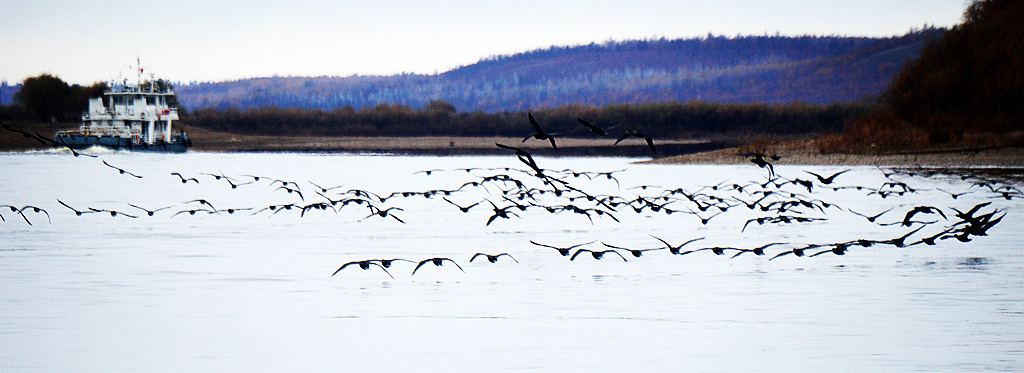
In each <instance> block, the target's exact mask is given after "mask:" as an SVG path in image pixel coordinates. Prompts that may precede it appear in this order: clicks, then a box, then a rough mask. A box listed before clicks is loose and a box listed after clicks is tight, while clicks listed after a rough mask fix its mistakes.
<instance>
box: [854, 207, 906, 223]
mask: <svg viewBox="0 0 1024 373" xmlns="http://www.w3.org/2000/svg"><path fill="white" fill-rule="evenodd" d="M895 208H896V206H893V207H890V208H889V209H888V210H885V211H882V212H880V213H878V214H875V215H872V216H868V215H864V214H861V213H859V212H856V211H853V210H850V209H847V210H846V211H849V212H851V213H853V214H854V215H859V216H861V217H863V218H865V219H868V221H869V222H871V223H874V222H875V220H876V219H878V218H879V217H880V216H882V215H885V213H887V212H889V211H892V210H893V209H895Z"/></svg>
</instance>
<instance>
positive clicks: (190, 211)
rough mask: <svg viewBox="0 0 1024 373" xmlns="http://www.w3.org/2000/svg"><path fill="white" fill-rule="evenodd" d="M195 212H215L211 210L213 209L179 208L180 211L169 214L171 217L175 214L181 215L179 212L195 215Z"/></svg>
mask: <svg viewBox="0 0 1024 373" xmlns="http://www.w3.org/2000/svg"><path fill="white" fill-rule="evenodd" d="M197 212H205V213H207V214H214V213H216V211H213V210H207V209H192V210H181V211H178V212H176V213H174V215H171V217H172V218H173V217H175V216H178V215H181V214H184V213H188V214H189V215H195V214H196V213H197Z"/></svg>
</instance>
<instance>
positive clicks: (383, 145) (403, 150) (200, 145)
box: [0, 125, 1024, 168]
mask: <svg viewBox="0 0 1024 373" xmlns="http://www.w3.org/2000/svg"><path fill="white" fill-rule="evenodd" d="M26 129H27V130H31V131H33V132H39V133H44V134H45V133H54V132H55V130H56V129H59V127H58V126H53V125H34V126H26ZM188 132H189V137H190V138H192V139H193V141H195V145H194V146H193V147H192V149H191V150H193V151H199V152H225V153H244V152H316V153H385V154H403V155H433V156H462V155H500V154H509V153H510V152H509V151H507V150H503V149H499V148H497V147H496V146H495V145H494V144H495V143H502V144H506V145H511V146H515V147H519V148H522V149H524V150H527V151H529V152H530V153H532V154H534V155H538V156H545V157H551V156H554V157H637V158H651V159H649V160H644V161H639V162H638V163H645V164H747V163H749V160H748V158H747V157H741V156H739V154H742V153H743V152H746V150H744V149H745V148H744V149H741V148H740V147H738V145H739V144H738V142H737V141H728V140H720V139H708V140H692V139H691V140H655V147H656V148H657V149H658V153H659V154H658V155H654V154H653V153H652V152H651V151H650V149H648V147H647V145H646V144H644V143H643V141H642V140H634V139H628V140H624V141H622V142H621V143H619V144H614V142H615V140H614V139H611V138H587V139H578V138H559V139H558V140H557V144H558V150H554V149H551V147H550V145H549V143H548V142H546V141H537V140H528V141H526V142H523V141H522V139H521V138H510V137H445V136H427V137H330V136H263V135H238V134H231V133H223V132H215V131H208V130H205V129H202V128H189V129H188ZM41 149H43V147H42V146H41V145H40V144H38V143H36V142H35V141H33V140H30V139H25V138H23V137H22V136H21V135H19V134H16V133H11V132H7V131H0V151H3V152H12V151H13V152H16V151H31V150H41ZM767 153H770V154H777V155H779V156H780V158H779V160H777V161H772V163H773V164H777V165H826V166H827V165H834V166H853V165H867V166H897V167H898V166H904V167H914V166H921V167H1007V168H1011V167H1014V168H1015V167H1024V147H1015V148H996V149H968V150H964V149H958V150H938V151H935V150H932V151H922V152H913V153H911V152H908V153H905V154H877V155H872V154H845V153H844V154H840V153H834V154H822V153H819V152H818V151H816V150H812V149H811V148H809V147H806V146H794V147H779V148H773V149H771V150H769V151H767Z"/></svg>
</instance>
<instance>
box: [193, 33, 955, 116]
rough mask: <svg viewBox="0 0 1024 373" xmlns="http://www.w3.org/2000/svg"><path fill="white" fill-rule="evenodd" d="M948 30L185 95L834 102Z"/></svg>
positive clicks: (277, 101) (199, 88) (237, 99)
mask: <svg viewBox="0 0 1024 373" xmlns="http://www.w3.org/2000/svg"><path fill="white" fill-rule="evenodd" d="M943 32H944V30H943V29H936V28H926V29H923V30H917V31H912V32H910V33H908V34H906V35H903V36H898V37H891V38H860V37H840V36H824V37H822V36H800V37H785V36H744V37H734V38H729V37H721V36H710V35H709V36H708V37H705V38H693V39H676V40H665V39H659V40H643V41H623V42H608V43H602V44H590V45H584V46H572V47H551V48H547V49H542V50H535V51H530V52H524V53H519V54H515V55H511V56H496V57H491V58H487V59H484V60H481V61H480V62H478V63H476V64H473V65H470V66H465V67H461V68H457V69H454V70H452V71H448V72H446V73H443V74H438V75H418V74H404V75H394V76H350V77H271V78H253V79H244V80H238V81H231V82H218V83H201V84H193V85H185V86H178V87H177V91H178V95H179V98H180V100H181V103H182V105H183V106H184V107H185V108H186V109H189V110H194V109H200V108H215V109H227V108H238V109H249V108H261V107H278V108H310V109H323V110H332V109H335V108H343V107H346V106H350V107H352V108H354V109H361V108H366V107H373V106H376V105H378V104H382V103H387V104H399V105H406V106H410V107H413V108H423V107H424V106H425V105H426V104H427V103H428V102H431V101H435V100H444V101H446V102H448V103H450V104H451V105H453V106H454V107H455V108H456V109H457V110H458V111H460V112H466V111H485V112H502V111H510V112H511V111H522V110H530V109H536V108H542V107H547V108H553V107H557V106H561V105H568V104H582V105H592V106H604V105H609V104H618V103H629V104H640V103H647V102H666V101H711V102H723V103H751V102H761V103H787V102H794V101H802V102H806V103H818V104H830V103H836V102H844V101H852V100H857V99H861V98H864V97H871V96H877V95H879V94H881V93H882V92H883V91H884V89H885V87H886V86H887V85H888V84H889V82H890V81H891V80H892V78H893V76H895V75H896V73H897V72H898V71H899V70H900V69H901V68H902V67H903V65H904V64H905V63H906V62H907V61H908V60H910V59H913V58H916V57H917V56H918V54H919V52H920V50H921V49H922V48H923V47H924V45H925V44H927V43H928V42H929V41H930V40H934V39H935V38H937V37H938V36H940V35H941V34H942V33H943Z"/></svg>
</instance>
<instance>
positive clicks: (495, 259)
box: [469, 253, 519, 263]
mask: <svg viewBox="0 0 1024 373" xmlns="http://www.w3.org/2000/svg"><path fill="white" fill-rule="evenodd" d="M502 255H504V256H507V257H509V258H512V255H509V254H508V253H501V254H498V255H490V254H484V253H476V254H473V257H472V258H469V262H470V263H472V262H473V260H474V259H476V257H478V256H482V257H485V258H487V261H488V262H491V263H496V262H498V258H499V257H501V256H502ZM512 261H514V262H516V263H519V261H518V260H516V258H512Z"/></svg>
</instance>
